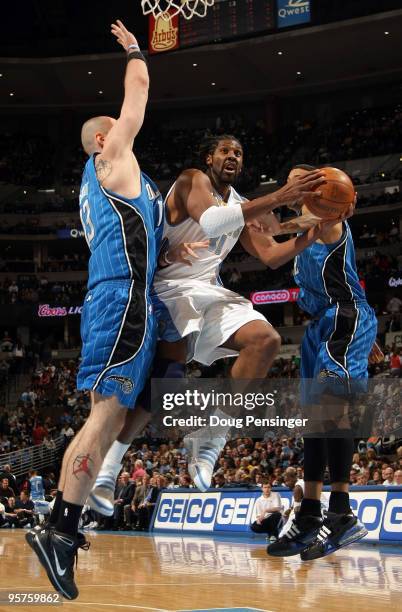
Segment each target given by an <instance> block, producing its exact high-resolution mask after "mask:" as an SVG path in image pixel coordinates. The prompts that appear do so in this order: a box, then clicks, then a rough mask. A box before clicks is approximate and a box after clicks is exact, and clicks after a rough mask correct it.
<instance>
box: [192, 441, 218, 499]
mask: <svg viewBox="0 0 402 612" xmlns="http://www.w3.org/2000/svg"><path fill="white" fill-rule="evenodd" d="M183 441H184V446H185V448H186V449H187V451H188V457H189V459H188V472H189V474H190V476H191V478H192V480H193V482H194V484H195V486H196V487H197V489H199V490H200V491H202V492H203V493H204V492H205V491H208V489H209V488H210V486H211V480H212V474H213V472H214V468H215V464H216V462H217V461H218V458H219V455H220V453H221V452H222V450H223V449H224V447H225V444H226V438H225V437H224V436H219V437H216V438H209V439H206V437H204V436H197V435H194V434H193V436H191V435H189V436H186V437H185V438H184V440H183Z"/></svg>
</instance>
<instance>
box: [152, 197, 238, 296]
mask: <svg viewBox="0 0 402 612" xmlns="http://www.w3.org/2000/svg"><path fill="white" fill-rule="evenodd" d="M173 188H174V185H172V187H171V189H170V191H169V193H168V195H167V196H166V200H165V206H167V204H166V202H167V199H168V197H169V195H170V193H171V192H172V190H173ZM213 196H214V197H215V199H216V203H217V205H218V206H240V204H241V203H242V202H245V201H246V198H243V197H242V196H240V195H239V194H238V193H237V192H236V191H235V190H234V189H233V187H231V188H230V194H229V198H228V201H227V202H224V201H223V199H222V198H221V196H220V195H219V194H217V193H213ZM242 229H243V228H239V229H237V230H235V231H234V232H231V233H229V234H224V235H222V236H219V237H218V238H211V239H210V240H209V247H208V248H205V249H197V250H196V253H197V255H198V256H199V259H194V258H190V257H189V259H190V261H191V263H192V265H191V267H190V266H186V265H185V264H183V263H173V264H171V265H170V266H167V267H166V268H160V269H158V270H157V271H156V274H155V280H154V283H155V285H156V287H157V285H158V281H159V282H163V281H172V280H173V281H174V280H182V279H185V280H190V279H197V280H201V281H206V282H208V283H212V284H216V283H218V282H219V268H220V266H221V264H222V261H223V260H224V259H225V257H226V256H227V255H228V253H230V251H231V250H232V248H233V247H234V245H235V244H236V242H237V240H238V238H239V236H240V234H241V232H242ZM165 240H167V241H168V245H169V248H172V247H175V246H178V245H179V244H181V243H183V242H201V241H203V240H207V238H206V236H205V234H204V232H203V231H202V228H201V226H200V225H199V223H197V222H196V221H194V219H192V218H191V217H189V218H188V219H186V220H185V221H182V222H181V223H178V224H177V225H171V224H170V223H168V221H167V218H166V215H165V225H164V228H163V239H162V241H163V242H164V241H165Z"/></svg>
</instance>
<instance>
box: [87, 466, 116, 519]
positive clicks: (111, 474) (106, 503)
mask: <svg viewBox="0 0 402 612" xmlns="http://www.w3.org/2000/svg"><path fill="white" fill-rule="evenodd" d="M121 467H122V466H121V465H120V463H118V464H117V465H105V466H102V467H101V470H100V472H99V474H98V477H97V479H96V480H95V484H94V486H93V487H92V491H91V492H90V494H89V495H88V499H87V501H86V503H87V504H88V506H90V507H91V508H92V510H95V512H99V514H102V515H103V516H113V512H114V504H113V502H114V490H115V488H116V479H117V476H118V475H119V472H120V470H121Z"/></svg>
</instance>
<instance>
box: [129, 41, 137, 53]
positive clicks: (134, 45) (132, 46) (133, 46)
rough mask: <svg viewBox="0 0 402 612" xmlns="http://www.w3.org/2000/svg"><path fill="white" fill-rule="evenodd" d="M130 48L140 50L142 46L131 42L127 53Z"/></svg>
mask: <svg viewBox="0 0 402 612" xmlns="http://www.w3.org/2000/svg"><path fill="white" fill-rule="evenodd" d="M130 49H137V50H138V51H139V50H140V46H139V45H137V44H136V43H131V45H128V47H127V53H128V52H129V51H130Z"/></svg>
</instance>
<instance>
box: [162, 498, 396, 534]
mask: <svg viewBox="0 0 402 612" xmlns="http://www.w3.org/2000/svg"><path fill="white" fill-rule="evenodd" d="M276 490H277V491H278V489H276ZM278 492H279V493H280V495H281V499H282V505H283V510H286V509H287V508H289V505H290V502H291V497H292V494H291V492H290V491H280V490H279V491H278ZM260 496H261V492H260V491H255V490H252V491H230V490H222V489H220V490H216V491H211V492H208V493H199V492H195V491H192V492H188V491H187V492H184V491H178V492H175V491H172V492H168V491H164V492H163V493H161V495H160V498H159V502H158V505H157V508H156V510H155V514H154V522H153V529H154V530H157V531H159V530H163V531H182V532H188V533H190V532H214V533H221V532H240V533H245V534H247V533H249V532H250V533H251V530H250V524H251V523H252V522H253V521H254V520H255V501H256V499H258V497H260ZM350 500H351V507H352V510H353V511H354V513H355V514H356V515H357V516H358V517H359V519H360V520H361V521H362V523H364V525H365V526H366V529H367V531H368V535H367V536H366V539H368V540H376V541H377V540H380V541H388V540H400V541H402V488H401V487H392V488H389V489H388V490H375V489H374V488H373V487H365V488H364V489H363V487H359V490H358V491H352V492H351V494H350Z"/></svg>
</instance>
